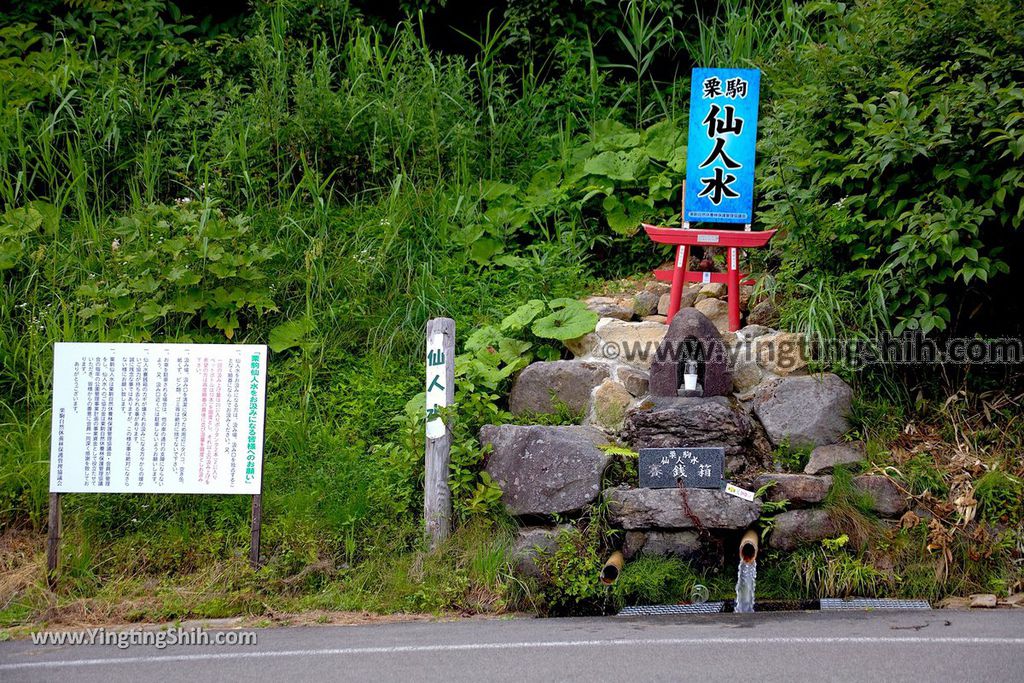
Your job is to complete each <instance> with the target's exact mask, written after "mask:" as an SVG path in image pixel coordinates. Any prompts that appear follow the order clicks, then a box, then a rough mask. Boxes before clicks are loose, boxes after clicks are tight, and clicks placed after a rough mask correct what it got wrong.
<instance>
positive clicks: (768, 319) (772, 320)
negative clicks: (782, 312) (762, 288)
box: [747, 301, 779, 327]
mask: <svg viewBox="0 0 1024 683" xmlns="http://www.w3.org/2000/svg"><path fill="white" fill-rule="evenodd" d="M778 322H779V311H778V309H776V308H775V305H774V304H773V303H772V302H771V301H762V302H761V303H759V304H757V305H756V306H754V307H753V308H752V309H750V313H749V314H748V315H747V324H748V325H764V326H765V327H771V326H772V325H777V324H778Z"/></svg>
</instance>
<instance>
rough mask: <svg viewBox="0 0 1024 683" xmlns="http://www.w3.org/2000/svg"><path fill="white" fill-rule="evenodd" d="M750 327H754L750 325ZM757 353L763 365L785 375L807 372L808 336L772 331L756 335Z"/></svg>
mask: <svg viewBox="0 0 1024 683" xmlns="http://www.w3.org/2000/svg"><path fill="white" fill-rule="evenodd" d="M748 327H754V326H753V325H748ZM754 348H755V353H756V355H757V361H758V363H760V365H761V367H762V368H764V369H765V370H767V371H768V372H770V373H772V374H775V375H779V376H781V377H785V376H787V375H806V374H807V356H808V355H809V354H808V351H807V338H806V337H805V336H804V335H802V334H798V333H796V332H772V333H771V334H764V335H760V336H758V337H755V340H754Z"/></svg>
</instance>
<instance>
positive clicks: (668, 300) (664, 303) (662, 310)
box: [658, 292, 672, 315]
mask: <svg viewBox="0 0 1024 683" xmlns="http://www.w3.org/2000/svg"><path fill="white" fill-rule="evenodd" d="M670 305H672V295H671V293H669V292H666V293H664V294H662V295H661V296H660V297H658V315H668V307H669V306H670Z"/></svg>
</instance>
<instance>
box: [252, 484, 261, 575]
mask: <svg viewBox="0 0 1024 683" xmlns="http://www.w3.org/2000/svg"><path fill="white" fill-rule="evenodd" d="M262 530H263V495H262V494H260V493H257V494H256V495H255V496H253V497H252V529H251V531H250V534H249V564H250V565H251V566H252V568H253V569H259V567H260V532H261V531H262Z"/></svg>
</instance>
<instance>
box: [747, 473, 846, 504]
mask: <svg viewBox="0 0 1024 683" xmlns="http://www.w3.org/2000/svg"><path fill="white" fill-rule="evenodd" d="M771 482H775V486H772V487H771V488H770V489H768V491H767V492H766V493H765V496H766V497H767V498H768V500H771V501H776V502H777V501H782V500H788V501H789V502H790V503H791V504H792V505H795V506H798V507H799V506H803V505H813V504H815V503H820V502H822V501H823V500H825V496H827V495H828V490H829V489H830V488H832V477H829V476H825V477H812V476H810V475H809V474H762V475H760V476H759V477H757V478H756V479H754V488H755V489H760V488H761V487H762V486H764V485H766V484H769V483H771Z"/></svg>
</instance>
